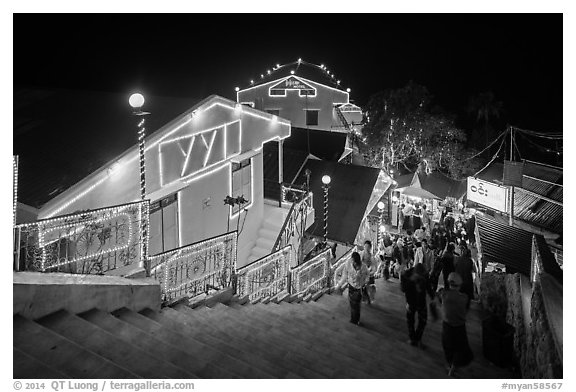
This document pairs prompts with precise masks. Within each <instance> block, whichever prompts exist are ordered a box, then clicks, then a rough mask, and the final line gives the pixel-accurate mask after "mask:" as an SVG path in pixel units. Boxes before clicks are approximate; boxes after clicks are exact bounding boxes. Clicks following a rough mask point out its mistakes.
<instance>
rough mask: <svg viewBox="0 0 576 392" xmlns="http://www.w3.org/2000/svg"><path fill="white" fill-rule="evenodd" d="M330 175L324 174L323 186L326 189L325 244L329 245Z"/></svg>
mask: <svg viewBox="0 0 576 392" xmlns="http://www.w3.org/2000/svg"><path fill="white" fill-rule="evenodd" d="M330 181H332V179H331V178H330V176H329V175H324V176H322V184H324V185H322V188H323V189H324V246H326V245H328V189H330Z"/></svg>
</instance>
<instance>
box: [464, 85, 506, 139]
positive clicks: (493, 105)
mask: <svg viewBox="0 0 576 392" xmlns="http://www.w3.org/2000/svg"><path fill="white" fill-rule="evenodd" d="M503 107H504V105H503V103H502V102H501V101H498V100H496V96H495V95H494V93H493V92H492V91H484V92H481V93H480V94H478V95H476V96H474V97H470V99H469V100H468V107H467V108H466V111H467V112H468V114H469V115H470V116H471V117H473V120H474V124H475V127H474V130H473V132H472V135H473V137H472V140H471V142H472V143H473V145H475V146H478V147H485V146H487V145H488V144H489V143H490V142H491V141H492V140H493V139H494V137H496V130H495V124H494V122H495V121H496V120H498V119H500V117H501V116H502V114H503V112H504V109H503Z"/></svg>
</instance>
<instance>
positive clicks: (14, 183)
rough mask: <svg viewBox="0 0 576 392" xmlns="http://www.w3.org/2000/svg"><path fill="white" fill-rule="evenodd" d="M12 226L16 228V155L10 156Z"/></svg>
mask: <svg viewBox="0 0 576 392" xmlns="http://www.w3.org/2000/svg"><path fill="white" fill-rule="evenodd" d="M12 181H13V183H12V226H16V214H17V213H18V155H12Z"/></svg>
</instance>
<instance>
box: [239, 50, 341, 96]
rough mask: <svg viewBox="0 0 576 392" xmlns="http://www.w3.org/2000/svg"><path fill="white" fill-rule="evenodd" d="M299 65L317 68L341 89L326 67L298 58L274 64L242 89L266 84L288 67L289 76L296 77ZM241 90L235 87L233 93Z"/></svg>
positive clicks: (336, 79)
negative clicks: (258, 78) (289, 61)
mask: <svg viewBox="0 0 576 392" xmlns="http://www.w3.org/2000/svg"><path fill="white" fill-rule="evenodd" d="M301 65H308V66H310V67H313V68H318V69H320V70H322V72H324V74H325V75H326V77H328V79H329V80H330V82H331V84H332V86H333V87H336V88H341V82H340V79H338V78H336V75H335V74H334V72H332V71H330V70H329V69H328V67H327V66H326V65H324V64H314V63H309V62H307V61H304V60H302V58H298V60H296V61H293V62H291V63H286V64H279V63H276V64H275V65H273V66H272V68H271V69H267V70H266V71H264V72H262V73H260V80H254V79H252V78H251V79H250V85H249V86H245V87H244V88H248V87H251V86H255V85H257V84H259V83H264V82H268V81H270V80H272V78H273V77H275V74H277V72H278V71H279V70H286V69H287V68H290V67H292V69H290V74H291V75H297V74H298V68H300V66H301ZM242 89H243V88H242V87H240V88H239V87H235V91H238V90H242ZM350 91H351V90H350V88H347V89H346V92H350Z"/></svg>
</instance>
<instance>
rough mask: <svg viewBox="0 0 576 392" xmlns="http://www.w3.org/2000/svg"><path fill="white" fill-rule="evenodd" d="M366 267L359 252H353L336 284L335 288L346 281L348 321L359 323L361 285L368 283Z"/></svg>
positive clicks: (338, 287)
mask: <svg viewBox="0 0 576 392" xmlns="http://www.w3.org/2000/svg"><path fill="white" fill-rule="evenodd" d="M368 278H369V272H368V268H366V266H365V265H363V264H362V260H361V258H360V254H359V253H358V252H353V253H352V257H351V259H350V261H349V262H347V263H346V264H344V270H343V271H342V277H341V278H340V281H339V282H338V284H337V285H336V290H340V289H341V287H342V286H343V285H344V284H345V283H348V299H349V300H350V322H351V323H353V324H356V325H360V303H361V302H362V287H364V285H365V284H366V283H368Z"/></svg>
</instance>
